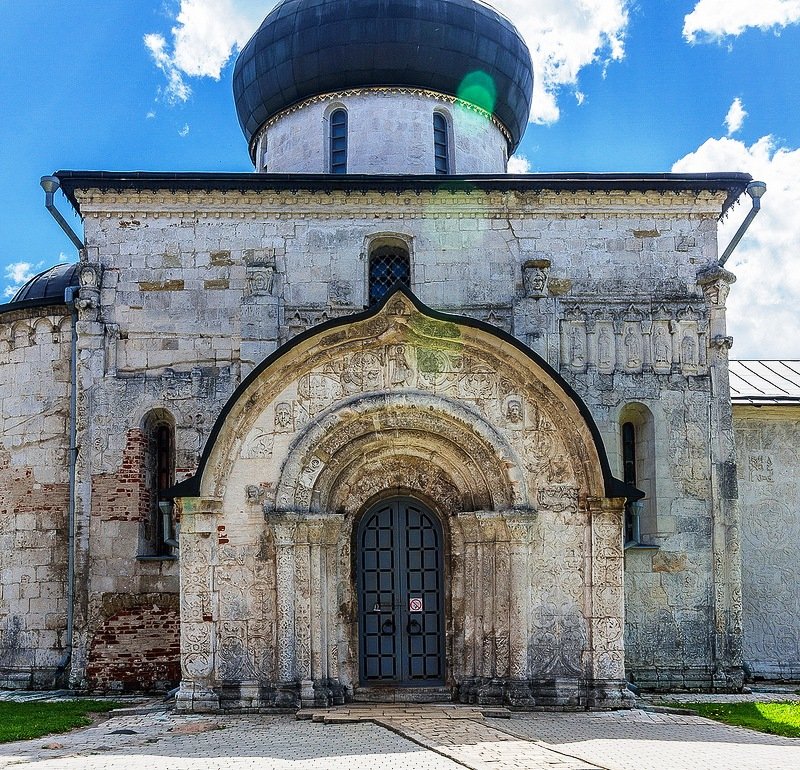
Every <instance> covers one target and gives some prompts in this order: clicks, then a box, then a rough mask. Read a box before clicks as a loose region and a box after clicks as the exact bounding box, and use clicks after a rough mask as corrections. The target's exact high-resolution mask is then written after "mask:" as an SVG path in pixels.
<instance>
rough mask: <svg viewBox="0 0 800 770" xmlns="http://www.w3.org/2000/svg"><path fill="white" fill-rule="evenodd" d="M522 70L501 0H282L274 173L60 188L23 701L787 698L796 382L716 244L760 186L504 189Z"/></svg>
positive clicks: (38, 318) (29, 519) (260, 123)
mask: <svg viewBox="0 0 800 770" xmlns="http://www.w3.org/2000/svg"><path fill="white" fill-rule="evenodd" d="M532 84H533V79H532V72H531V61H530V55H529V53H528V50H527V48H526V46H525V43H524V42H523V41H522V39H521V37H520V36H519V34H518V32H517V31H516V30H515V28H514V26H513V25H512V23H511V22H510V21H509V20H508V19H506V18H505V17H503V16H501V15H500V14H498V13H496V12H495V11H494V10H492V9H491V8H490V7H489V6H487V5H485V4H483V3H481V2H476V0H431V1H430V2H426V3H420V2H418V1H417V0H393V2H392V3H384V2H374V0H283V2H281V3H279V4H278V6H277V7H276V8H275V9H274V10H273V11H272V12H271V13H270V14H269V15H268V16H267V18H266V19H265V20H264V23H263V24H262V25H261V27H260V28H259V30H258V31H257V32H256V34H255V35H254V37H253V38H252V40H251V41H250V42H249V43H248V45H247V46H246V47H245V48H244V49H243V50H242V52H241V54H240V55H239V58H238V61H237V64H236V68H235V71H234V78H233V88H234V95H235V101H236V108H237V111H238V115H239V120H240V123H241V125H242V128H243V131H244V134H245V137H246V139H247V142H248V145H249V150H250V155H251V158H252V160H253V164H254V167H255V172H254V173H250V174H205V173H204V174H186V173H108V172H84V171H60V172H57V173H56V174H55V175H54V176H53V177H51V178H49V180H48V181H47V182H46V184H48V185H49V188H50V190H51V192H52V190H53V189H55V188H56V187H60V189H61V190H62V191H63V193H64V194H65V196H66V198H67V200H68V201H69V203H70V204H71V205H72V206H73V208H74V209H75V211H76V212H77V213H78V214H79V215H80V216H81V218H82V219H83V223H84V236H83V240H82V243H81V249H80V259H79V261H78V263H77V264H75V265H66V266H59V267H56V268H52V269H51V270H48V271H46V272H45V273H43V274H41V275H39V276H37V277H36V278H34V279H32V281H30V282H29V283H28V284H27V285H26V286H25V287H24V288H23V289H22V290H21V291H20V292H19V294H18V295H17V296H16V297H14V298H13V299H12V301H11V302H9V303H7V304H5V305H0V384H1V385H2V388H0V400H2V414H1V415H0V420H2V422H0V425H1V426H2V435H0V576H2V593H0V685H5V686H15V687H31V686H35V687H48V686H52V685H53V684H62V685H63V684H66V685H69V686H72V687H76V688H89V689H93V690H108V691H119V690H125V691H127V690H142V689H158V688H167V687H170V686H174V685H177V684H180V690H179V692H178V706H179V708H181V709H184V710H196V711H202V710H216V709H241V708H247V709H264V710H268V709H284V708H294V707H297V706H298V705H300V704H317V705H325V704H335V703H343V702H345V701H351V700H373V701H374V700H419V701H430V700H454V701H461V702H469V703H482V704H493V703H504V704H506V705H509V706H512V707H519V708H537V707H562V708H571V709H574V708H616V707H626V706H629V705H630V704H631V703H632V693H631V690H632V689H634V690H635V689H636V688H639V689H641V690H669V689H680V688H690V689H697V690H736V689H738V688H740V687H741V686H742V683H743V681H744V679H745V677H748V676H749V677H752V678H758V677H760V678H784V679H791V678H795V679H797V678H799V677H800V630H798V629H800V598H798V597H800V591H798V585H797V565H798V556H797V554H798V552H800V503H799V502H798V493H797V486H796V481H795V475H794V474H795V473H796V468H797V466H798V457H797V454H796V451H797V450H796V447H797V446H798V445H800V366H797V365H795V364H792V363H791V362H730V361H729V354H728V351H729V348H730V345H731V339H730V337H728V335H727V332H726V320H725V301H726V298H727V295H728V292H729V291H730V290H731V284H732V283H733V282H734V280H735V278H734V276H733V275H732V274H731V273H730V272H728V271H727V270H725V269H724V268H723V267H722V266H721V265H720V263H719V259H718V255H719V252H720V248H719V246H720V245H723V246H724V244H718V243H717V223H718V221H719V219H720V217H721V216H723V215H724V214H726V213H727V212H728V211H729V210H730V209H731V207H732V206H733V205H734V204H735V203H736V202H737V200H739V199H742V200H744V201H747V200H748V198H747V196H746V195H745V194H744V193H745V191H746V190H747V188H748V185H749V184H750V182H751V178H750V177H749V176H748V175H746V174H740V173H709V174H696V175H676V174H530V175H509V174H507V173H506V167H507V162H508V158H509V156H510V155H511V154H513V152H514V150H515V149H516V147H517V145H518V144H519V141H520V139H521V137H522V133H523V131H524V129H525V126H526V125H527V120H528V115H529V112H530V103H531V93H532ZM732 215H733V216H738V213H737V211H734V212H733V214H732ZM733 290H735V288H734V289H733ZM732 396H733V398H732Z"/></svg>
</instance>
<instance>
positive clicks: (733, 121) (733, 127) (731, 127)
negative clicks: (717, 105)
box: [725, 96, 747, 136]
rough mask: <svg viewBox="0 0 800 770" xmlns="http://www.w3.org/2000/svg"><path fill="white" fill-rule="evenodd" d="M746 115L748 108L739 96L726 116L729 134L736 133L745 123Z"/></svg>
mask: <svg viewBox="0 0 800 770" xmlns="http://www.w3.org/2000/svg"><path fill="white" fill-rule="evenodd" d="M746 117H747V110H746V109H745V108H744V105H743V104H742V100H741V99H740V98H739V97H738V96H737V97H736V98H735V99H734V100H733V103H732V104H731V108H730V109H729V110H728V114H727V115H726V116H725V127H726V128H727V129H728V136H730V135H731V134H735V133H736V132H737V131H738V130H739V129H740V128H741V127H742V126H743V125H744V119H745V118H746Z"/></svg>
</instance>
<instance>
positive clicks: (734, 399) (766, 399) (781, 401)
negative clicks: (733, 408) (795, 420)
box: [731, 395, 800, 406]
mask: <svg viewBox="0 0 800 770" xmlns="http://www.w3.org/2000/svg"><path fill="white" fill-rule="evenodd" d="M731 403H732V404H751V405H753V406H761V405H772V406H782V405H789V404H800V396H734V395H731Z"/></svg>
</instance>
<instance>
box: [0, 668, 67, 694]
mask: <svg viewBox="0 0 800 770" xmlns="http://www.w3.org/2000/svg"><path fill="white" fill-rule="evenodd" d="M65 684H66V675H65V672H64V671H63V670H59V669H57V668H52V667H47V668H0V690H52V689H53V688H54V687H56V688H58V687H63V686H65Z"/></svg>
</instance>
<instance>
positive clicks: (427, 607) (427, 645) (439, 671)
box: [400, 504, 443, 681]
mask: <svg viewBox="0 0 800 770" xmlns="http://www.w3.org/2000/svg"><path fill="white" fill-rule="evenodd" d="M400 519H401V521H400V523H401V530H402V531H403V532H404V534H405V537H406V546H407V547H406V549H405V560H406V569H405V573H406V574H405V586H404V588H405V591H404V593H405V594H406V600H407V603H408V602H410V600H411V599H412V598H418V599H421V600H422V610H421V611H420V612H411V611H410V610H409V613H408V621H407V628H406V631H407V633H408V649H407V650H406V654H407V656H408V657H407V661H406V665H405V666H403V668H404V670H405V671H406V672H407V673H406V675H407V677H408V679H409V680H412V681H413V680H421V679H435V680H438V679H441V678H442V675H443V666H442V651H441V618H442V607H441V591H440V579H441V566H440V560H441V543H440V538H439V531H438V527H436V525H435V524H434V522H433V521H432V520H431V518H430V516H429V515H428V514H427V513H425V512H424V511H422V510H420V509H419V508H417V507H415V506H413V505H410V504H404V505H403V506H402V508H401V517H400Z"/></svg>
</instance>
